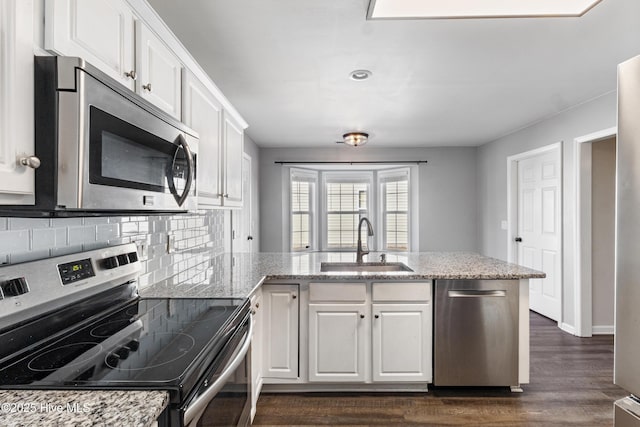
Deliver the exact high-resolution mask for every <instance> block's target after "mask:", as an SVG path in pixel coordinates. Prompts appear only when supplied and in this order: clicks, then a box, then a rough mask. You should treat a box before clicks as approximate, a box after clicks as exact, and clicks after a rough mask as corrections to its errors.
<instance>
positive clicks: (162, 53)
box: [136, 21, 182, 119]
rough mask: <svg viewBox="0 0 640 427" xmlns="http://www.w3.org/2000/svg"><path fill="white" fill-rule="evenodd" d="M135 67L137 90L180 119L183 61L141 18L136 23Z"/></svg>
mask: <svg viewBox="0 0 640 427" xmlns="http://www.w3.org/2000/svg"><path fill="white" fill-rule="evenodd" d="M136 70H138V76H137V77H138V78H137V91H138V93H139V94H140V95H142V96H143V97H144V98H146V99H147V100H149V101H150V102H152V103H153V104H155V105H157V106H158V107H160V108H161V109H163V110H164V111H166V112H167V113H169V114H171V115H172V116H174V117H176V118H178V119H180V118H181V106H182V86H181V85H182V81H181V79H182V77H181V76H182V64H181V63H180V60H179V59H178V58H177V57H176V56H175V55H174V53H173V52H172V51H171V50H169V48H168V47H167V46H166V45H165V44H164V43H163V42H162V41H161V40H160V39H159V38H158V37H157V36H156V35H155V34H154V33H153V32H152V31H151V30H150V29H149V27H147V26H146V25H145V24H144V23H143V22H142V21H137V22H136Z"/></svg>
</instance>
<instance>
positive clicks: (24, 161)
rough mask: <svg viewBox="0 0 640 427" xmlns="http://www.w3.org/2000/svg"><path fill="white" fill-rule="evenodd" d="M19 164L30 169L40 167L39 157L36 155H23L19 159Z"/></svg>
mask: <svg viewBox="0 0 640 427" xmlns="http://www.w3.org/2000/svg"><path fill="white" fill-rule="evenodd" d="M20 164H21V165H23V166H27V167H30V168H31V169H38V168H39V167H40V159H39V158H37V157H36V156H29V157H23V158H21V159H20Z"/></svg>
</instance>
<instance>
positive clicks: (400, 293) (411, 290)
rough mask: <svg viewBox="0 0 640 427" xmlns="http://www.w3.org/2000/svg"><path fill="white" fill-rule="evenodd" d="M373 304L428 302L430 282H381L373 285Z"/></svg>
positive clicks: (429, 298)
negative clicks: (383, 302) (385, 302)
mask: <svg viewBox="0 0 640 427" xmlns="http://www.w3.org/2000/svg"><path fill="white" fill-rule="evenodd" d="M372 292H373V293H372V297H373V301H374V302H379V301H430V300H431V282H396V283H394V282H381V283H374V284H373V289H372Z"/></svg>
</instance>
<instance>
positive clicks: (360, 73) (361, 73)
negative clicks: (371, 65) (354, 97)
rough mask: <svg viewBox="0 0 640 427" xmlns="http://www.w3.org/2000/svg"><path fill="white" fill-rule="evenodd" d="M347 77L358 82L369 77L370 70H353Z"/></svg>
mask: <svg viewBox="0 0 640 427" xmlns="http://www.w3.org/2000/svg"><path fill="white" fill-rule="evenodd" d="M349 77H350V78H351V80H355V81H357V82H360V81H362V80H367V79H368V78H369V77H371V71H369V70H354V71H352V72H351V73H350V74H349Z"/></svg>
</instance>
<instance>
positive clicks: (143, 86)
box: [142, 83, 151, 92]
mask: <svg viewBox="0 0 640 427" xmlns="http://www.w3.org/2000/svg"><path fill="white" fill-rule="evenodd" d="M142 89H144V90H148V91H149V92H151V83H147V84H146V85H142Z"/></svg>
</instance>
